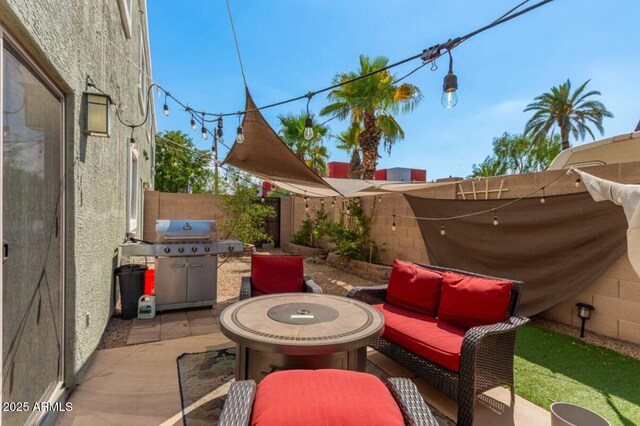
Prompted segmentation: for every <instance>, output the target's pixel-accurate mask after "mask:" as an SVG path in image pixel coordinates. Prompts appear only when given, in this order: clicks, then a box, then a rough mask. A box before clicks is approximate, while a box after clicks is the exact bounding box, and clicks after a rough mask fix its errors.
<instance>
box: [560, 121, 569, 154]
mask: <svg viewBox="0 0 640 426" xmlns="http://www.w3.org/2000/svg"><path fill="white" fill-rule="evenodd" d="M558 127H560V136H561V137H562V150H563V151H564V150H565V149H569V148H571V144H570V143H569V132H570V131H571V129H570V128H569V123H563V122H562V120H558Z"/></svg>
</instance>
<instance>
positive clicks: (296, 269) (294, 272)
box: [251, 256, 304, 294]
mask: <svg viewBox="0 0 640 426" xmlns="http://www.w3.org/2000/svg"><path fill="white" fill-rule="evenodd" d="M303 285H304V263H303V258H302V256H252V257H251V287H252V289H254V290H257V291H258V292H259V293H262V294H274V293H297V292H301V291H302V287H303Z"/></svg>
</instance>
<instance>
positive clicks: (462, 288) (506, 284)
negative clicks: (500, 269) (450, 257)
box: [438, 272, 512, 329]
mask: <svg viewBox="0 0 640 426" xmlns="http://www.w3.org/2000/svg"><path fill="white" fill-rule="evenodd" d="M511 285H512V284H511V282H510V281H499V280H492V279H489V278H479V277H470V276H468V275H462V274H457V273H455V272H445V273H444V277H443V280H442V293H441V294H440V306H439V307H438V318H439V319H441V320H442V321H446V322H448V323H450V324H453V325H456V326H458V327H460V328H464V329H469V328H471V327H476V326H478V325H488V324H495V323H497V322H500V321H504V320H506V319H507V318H508V317H509V300H510V299H511Z"/></svg>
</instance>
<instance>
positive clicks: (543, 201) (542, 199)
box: [540, 186, 547, 204]
mask: <svg viewBox="0 0 640 426" xmlns="http://www.w3.org/2000/svg"><path fill="white" fill-rule="evenodd" d="M546 202H547V199H546V198H545V196H544V186H543V187H542V197H540V204H544V203H546Z"/></svg>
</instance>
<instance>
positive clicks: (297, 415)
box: [251, 369, 404, 426]
mask: <svg viewBox="0 0 640 426" xmlns="http://www.w3.org/2000/svg"><path fill="white" fill-rule="evenodd" d="M251 425H252V426H298V425H305V426H321V425H322V426H328V425H331V426H360V425H362V426H377V425H379V426H395V425H397V426H401V425H404V420H403V419H402V413H401V412H400V409H399V408H398V406H397V404H396V402H395V400H394V399H393V396H391V393H390V392H389V391H388V390H387V387H386V386H385V385H384V384H383V383H382V381H381V380H380V379H379V378H377V377H375V376H374V375H372V374H367V373H359V372H355V371H345V370H330V369H328V370H286V371H278V372H276V373H272V374H269V375H268V376H267V377H265V378H264V379H262V381H261V382H260V383H259V384H258V390H257V392H256V398H255V401H254V403H253V413H252V416H251Z"/></svg>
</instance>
